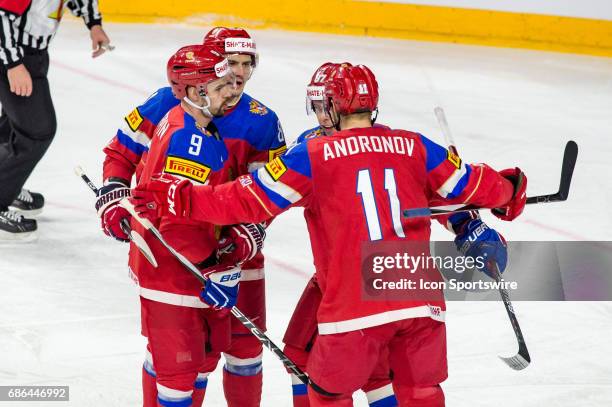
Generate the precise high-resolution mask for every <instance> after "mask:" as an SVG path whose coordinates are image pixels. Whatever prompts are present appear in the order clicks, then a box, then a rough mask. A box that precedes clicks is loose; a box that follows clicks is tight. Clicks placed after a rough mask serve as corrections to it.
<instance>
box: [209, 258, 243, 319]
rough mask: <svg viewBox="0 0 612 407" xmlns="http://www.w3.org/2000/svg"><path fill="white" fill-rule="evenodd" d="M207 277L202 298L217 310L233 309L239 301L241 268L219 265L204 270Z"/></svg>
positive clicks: (231, 265)
mask: <svg viewBox="0 0 612 407" xmlns="http://www.w3.org/2000/svg"><path fill="white" fill-rule="evenodd" d="M202 274H203V275H204V276H205V277H207V278H208V279H207V280H206V284H205V285H204V288H202V292H201V293H200V298H201V299H202V301H204V302H205V303H206V304H208V305H210V306H211V307H212V308H213V309H215V310H221V309H223V308H232V307H233V306H234V305H236V300H237V299H238V283H239V282H240V267H236V266H235V265H233V264H229V265H228V264H225V265H224V264H219V265H216V266H212V267H209V268H207V269H205V270H202Z"/></svg>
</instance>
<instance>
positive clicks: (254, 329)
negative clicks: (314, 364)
mask: <svg viewBox="0 0 612 407" xmlns="http://www.w3.org/2000/svg"><path fill="white" fill-rule="evenodd" d="M120 205H121V206H122V207H124V208H125V209H126V210H127V211H128V212H129V213H130V214H131V215H132V218H133V219H135V220H136V221H137V222H139V223H140V224H141V225H142V226H143V227H144V228H145V229H147V230H148V231H149V232H151V233H152V234H153V236H155V238H156V239H157V240H158V241H159V242H160V243H161V244H162V245H163V246H164V247H165V248H166V249H167V250H168V251H169V252H170V253H171V254H172V255H173V256H174V257H175V258H176V259H177V260H178V261H179V262H180V263H181V264H182V265H183V266H184V267H185V268H186V269H187V270H188V271H189V272H190V273H191V274H192V275H193V276H194V277H195V278H197V279H198V281H199V282H200V283H202V284H204V283H206V277H204V276H203V275H202V274H201V273H200V271H199V270H198V269H197V267H196V266H195V265H194V264H193V263H191V262H190V261H189V259H187V258H186V257H185V256H183V255H182V254H181V253H179V252H178V251H176V250H175V249H174V248H173V247H172V246H171V245H170V244H169V243H168V242H166V240H165V239H164V237H163V236H162V235H161V233H160V232H159V230H157V228H156V227H155V226H154V225H153V224H152V223H151V222H150V221H149V220H148V219H146V218H143V217H142V216H140V215H139V214H138V213H137V212H136V210H135V208H134V205H132V203H131V202H130V201H129V200H128V199H127V198H123V199H122V200H121V201H120ZM231 313H232V315H234V316H235V317H236V319H238V321H240V323H242V325H244V326H245V327H246V328H247V329H248V330H249V331H250V332H251V333H252V334H253V336H255V337H256V338H257V339H258V340H259V342H261V344H262V345H263V346H265V347H266V348H268V349H269V350H270V351H271V352H272V353H274V354H275V355H276V356H277V357H278V358H279V360H280V361H281V362H282V363H283V365H285V367H286V368H287V369H289V370H291V372H293V373H294V374H295V375H296V376H297V377H298V379H299V380H300V381H301V382H302V383H304V384H305V385H309V386H310V387H312V388H313V390H315V391H316V392H318V393H320V394H322V395H324V396H327V397H333V396H337V395H338V394H336V393H330V392H328V391H326V390H324V389H323V388H321V387H320V386H318V385H317V384H316V383H314V382H313V381H312V380H310V378H309V377H308V375H307V374H306V373H305V372H304V371H303V370H302V369H300V368H299V367H298V366H297V365H296V364H295V363H294V362H293V361H292V360H291V359H289V358H288V357H287V355H285V353H284V352H283V351H282V350H281V349H280V348H279V347H278V346H277V345H276V344H275V343H274V342H272V340H271V339H270V338H269V337H268V336H267V335H266V334H265V333H264V332H263V331H262V330H261V329H260V328H259V327H258V326H257V325H255V324H254V323H253V321H251V320H250V319H249V318H248V317H247V316H246V315H244V313H243V312H242V311H240V310H239V309H238V308H237V307H235V306H234V307H232V308H231Z"/></svg>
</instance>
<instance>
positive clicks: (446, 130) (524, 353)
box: [434, 107, 576, 370]
mask: <svg viewBox="0 0 612 407" xmlns="http://www.w3.org/2000/svg"><path fill="white" fill-rule="evenodd" d="M434 113H435V115H436V118H437V119H438V123H439V124H440V127H441V128H442V133H443V134H444V138H445V139H446V143H447V144H448V146H449V149H450V150H451V151H452V152H453V153H455V154H457V153H458V152H457V145H456V144H455V141H454V140H453V135H452V133H451V131H450V127H449V126H448V122H447V120H446V115H445V114H444V110H443V109H442V108H441V107H436V108H435V109H434ZM574 144H575V143H574ZM566 155H567V147H566ZM575 162H576V157H575V155H574V163H575ZM563 167H564V168H565V157H564V159H563ZM573 170H574V168H573V165H572V169H571V171H573ZM569 177H570V179H571V174H570V176H569ZM561 179H562V181H561V182H562V183H563V177H562V178H561ZM561 189H563V186H561V187H560V188H559V190H561ZM567 190H568V191H569V184H568V185H567ZM566 198H567V195H566ZM494 277H495V281H497V282H498V283H499V282H501V273H500V272H499V267H498V266H497V263H495V273H494ZM499 294H500V295H501V298H502V301H503V302H504V307H505V308H506V312H507V313H508V318H510V323H511V324H512V329H514V335H515V336H516V340H517V342H518V344H519V351H518V354H516V355H515V356H512V357H509V358H505V357H501V356H498V357H499V358H500V359H501V360H502V361H503V362H504V363H505V364H507V365H508V366H510V367H511V368H512V369H514V370H523V369H525V368H526V367H527V366H529V363H531V357H530V356H529V351H528V350H527V344H526V343H525V338H524V337H523V332H521V327H520V325H519V323H518V318H517V317H516V314H515V313H514V307H513V306H512V302H510V295H509V294H508V290H506V289H505V288H504V287H503V286H502V285H501V284H500V285H499Z"/></svg>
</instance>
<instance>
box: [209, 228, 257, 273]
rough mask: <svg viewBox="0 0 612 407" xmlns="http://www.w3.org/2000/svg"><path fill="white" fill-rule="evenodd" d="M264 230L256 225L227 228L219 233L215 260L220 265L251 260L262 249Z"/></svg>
mask: <svg viewBox="0 0 612 407" xmlns="http://www.w3.org/2000/svg"><path fill="white" fill-rule="evenodd" d="M265 238H266V230H265V229H264V228H263V227H262V226H261V225H260V224H257V223H242V224H238V225H232V226H227V227H225V228H224V229H223V232H221V237H220V238H219V247H218V248H217V258H218V259H219V263H222V264H241V263H243V262H245V261H247V260H251V259H252V258H253V257H255V255H256V254H257V252H258V251H259V250H261V248H262V247H263V242H264V239H265Z"/></svg>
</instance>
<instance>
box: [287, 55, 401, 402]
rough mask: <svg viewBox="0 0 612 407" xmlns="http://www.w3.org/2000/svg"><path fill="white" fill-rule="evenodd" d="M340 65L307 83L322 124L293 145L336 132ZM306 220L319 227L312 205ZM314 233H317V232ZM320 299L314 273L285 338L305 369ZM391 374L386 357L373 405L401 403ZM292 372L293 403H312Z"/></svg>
mask: <svg viewBox="0 0 612 407" xmlns="http://www.w3.org/2000/svg"><path fill="white" fill-rule="evenodd" d="M345 64H346V63H345ZM338 65H339V64H334V63H331V62H326V63H324V64H322V65H321V66H320V67H319V68H317V70H316V71H315V72H314V74H313V75H312V77H311V79H310V82H309V83H308V85H307V86H306V111H307V112H308V114H309V115H311V114H314V115H315V116H316V118H317V122H318V123H319V125H318V126H316V127H314V128H312V129H309V130H306V131H304V132H303V133H302V134H300V135H299V137H298V138H297V139H296V140H295V141H294V143H293V145H295V144H299V143H303V142H305V141H306V140H309V139H312V138H316V137H321V136H331V135H332V134H334V132H335V131H336V129H335V128H334V126H333V124H332V122H331V119H330V117H329V116H328V115H327V114H326V113H325V109H324V108H323V91H324V86H323V85H324V83H325V80H326V79H327V77H328V75H329V74H330V73H331V72H333V71H334V69H336V68H337V67H338ZM304 219H305V220H306V225H307V227H308V229H309V230H311V228H314V227H315V226H314V222H313V213H312V211H311V210H310V209H308V208H306V209H305V210H304ZM313 230H314V229H313ZM311 236H314V232H313V235H311ZM320 302H321V289H320V288H319V285H318V283H317V279H316V277H315V276H313V277H312V278H311V279H310V281H308V283H307V284H306V287H305V288H304V291H303V292H302V295H301V296H300V299H299V301H298V303H297V305H296V307H295V309H294V311H293V315H292V316H291V320H290V321H289V325H288V326H287V330H286V331H285V336H284V337H283V342H284V344H285V348H284V350H283V351H284V352H285V354H286V355H287V356H288V357H289V358H290V359H291V360H293V361H294V362H295V363H296V364H297V365H298V366H299V367H300V369H302V370H304V371H306V366H307V362H308V355H309V354H310V349H311V348H312V346H313V344H314V342H315V341H316V338H317V311H318V309H319V304H320ZM389 373H390V369H389V362H388V361H387V360H386V359H385V360H381V361H380V363H379V364H378V366H377V367H376V369H374V371H373V372H372V375H371V376H370V378H369V380H368V382H367V383H366V384H365V385H364V386H363V387H362V388H361V389H362V390H363V391H364V393H365V395H366V398H367V400H368V404H369V405H370V407H394V406H396V405H397V400H396V399H395V395H394V394H393V388H392V386H391V379H390V377H389ZM289 374H290V376H291V390H292V396H293V406H294V407H308V406H310V403H309V401H308V392H307V388H306V385H305V384H304V383H302V382H301V381H300V380H299V378H298V377H297V376H296V375H295V374H293V373H292V372H289Z"/></svg>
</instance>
